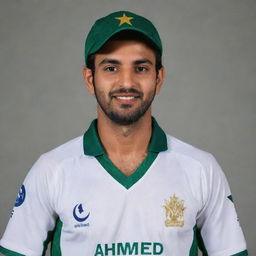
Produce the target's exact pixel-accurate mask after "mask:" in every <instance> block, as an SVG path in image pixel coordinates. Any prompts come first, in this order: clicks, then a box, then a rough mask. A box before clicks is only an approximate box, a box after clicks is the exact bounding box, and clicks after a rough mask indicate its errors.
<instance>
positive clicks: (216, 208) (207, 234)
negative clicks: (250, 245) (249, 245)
mask: <svg viewBox="0 0 256 256" xmlns="http://www.w3.org/2000/svg"><path fill="white" fill-rule="evenodd" d="M202 180H203V191H202V192H203V194H204V197H205V205H204V207H203V209H202V210H201V212H200V213H199V215H198V219H197V226H198V228H199V230H200V233H199V237H200V239H201V241H202V242H203V244H202V247H203V248H204V249H205V250H206V251H207V253H205V255H209V256H231V255H241V256H245V255H248V254H247V251H246V242H245V239H244V235H243V232H242V229H241V227H240V224H239V221H238V217H237V213H236V210H235V206H234V203H233V199H232V195H231V192H230V188H229V185H228V182H227V179H226V177H225V175H224V173H223V171H222V170H221V168H220V166H219V164H218V163H217V161H216V160H215V158H214V157H212V156H211V157H210V166H209V167H208V168H206V170H205V172H204V173H203V174H202ZM239 253H240V254H239Z"/></svg>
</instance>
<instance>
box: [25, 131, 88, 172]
mask: <svg viewBox="0 0 256 256" xmlns="http://www.w3.org/2000/svg"><path fill="white" fill-rule="evenodd" d="M83 155H84V153H83V136H79V137H76V138H74V139H72V140H70V141H68V142H66V143H64V144H62V145H60V146H58V147H56V148H54V149H52V150H50V151H48V152H46V153H44V154H42V155H41V156H40V157H39V158H38V160H37V161H36V162H35V164H34V165H33V167H32V168H31V170H30V172H29V175H31V174H33V173H38V172H41V173H45V174H48V175H51V174H52V173H53V170H54V171H55V170H56V169H58V168H61V166H62V165H65V163H67V162H70V161H74V160H75V159H79V158H80V157H81V156H83Z"/></svg>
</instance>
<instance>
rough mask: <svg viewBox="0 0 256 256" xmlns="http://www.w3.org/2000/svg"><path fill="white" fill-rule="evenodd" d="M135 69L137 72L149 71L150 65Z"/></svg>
mask: <svg viewBox="0 0 256 256" xmlns="http://www.w3.org/2000/svg"><path fill="white" fill-rule="evenodd" d="M135 71H136V72H139V73H140V72H145V71H148V67H144V66H138V67H136V68H135Z"/></svg>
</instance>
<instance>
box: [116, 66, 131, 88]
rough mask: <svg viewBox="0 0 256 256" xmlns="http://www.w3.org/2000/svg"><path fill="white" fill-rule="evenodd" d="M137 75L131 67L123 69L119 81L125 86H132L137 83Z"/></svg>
mask: <svg viewBox="0 0 256 256" xmlns="http://www.w3.org/2000/svg"><path fill="white" fill-rule="evenodd" d="M134 80H135V77H134V74H133V72H132V71H131V70H130V69H124V70H122V72H121V74H120V77H119V83H120V85H121V86H122V87H124V88H132V87H134V85H135V81H134Z"/></svg>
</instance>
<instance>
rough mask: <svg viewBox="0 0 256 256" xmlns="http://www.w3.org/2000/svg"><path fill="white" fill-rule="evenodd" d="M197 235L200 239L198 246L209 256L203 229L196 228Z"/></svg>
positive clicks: (204, 254)
mask: <svg viewBox="0 0 256 256" xmlns="http://www.w3.org/2000/svg"><path fill="white" fill-rule="evenodd" d="M196 237H197V240H198V247H199V249H200V251H201V252H202V254H203V256H208V252H207V250H206V247H205V244H204V240H203V238H202V235H201V230H200V229H199V228H197V230H196Z"/></svg>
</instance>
